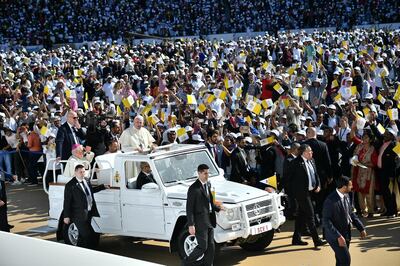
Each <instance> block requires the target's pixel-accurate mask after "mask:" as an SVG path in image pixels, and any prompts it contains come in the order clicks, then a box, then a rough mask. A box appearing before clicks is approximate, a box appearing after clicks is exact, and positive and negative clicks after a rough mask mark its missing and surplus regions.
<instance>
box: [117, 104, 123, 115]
mask: <svg viewBox="0 0 400 266" xmlns="http://www.w3.org/2000/svg"><path fill="white" fill-rule="evenodd" d="M121 114H122V111H121V108H120V107H119V105H117V116H121Z"/></svg>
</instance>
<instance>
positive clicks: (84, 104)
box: [83, 101, 89, 110]
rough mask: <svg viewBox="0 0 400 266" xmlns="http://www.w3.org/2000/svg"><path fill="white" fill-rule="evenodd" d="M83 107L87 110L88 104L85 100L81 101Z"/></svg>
mask: <svg viewBox="0 0 400 266" xmlns="http://www.w3.org/2000/svg"><path fill="white" fill-rule="evenodd" d="M83 107H85V110H89V105H88V103H87V102H86V101H84V102H83Z"/></svg>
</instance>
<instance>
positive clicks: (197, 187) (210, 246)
mask: <svg viewBox="0 0 400 266" xmlns="http://www.w3.org/2000/svg"><path fill="white" fill-rule="evenodd" d="M208 169H209V167H208V166H207V165H206V164H200V165H199V166H198V167H197V172H198V175H199V178H198V179H197V180H196V181H195V182H194V183H193V184H192V185H191V186H190V187H189V190H188V193H187V203H186V214H187V219H188V225H189V233H190V234H191V235H195V236H196V239H197V242H198V245H197V246H196V248H195V249H194V250H193V252H192V253H191V254H190V255H189V256H188V257H185V258H184V261H183V265H193V264H194V263H196V261H197V260H198V259H200V258H202V257H203V255H204V257H203V258H202V263H203V264H202V265H212V264H213V261H214V252H215V245H214V227H215V226H216V216H215V212H216V211H217V212H219V211H220V210H223V206H222V205H221V206H216V205H215V204H214V199H213V195H212V193H211V187H210V183H209V182H208Z"/></svg>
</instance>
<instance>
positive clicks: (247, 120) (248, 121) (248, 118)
mask: <svg viewBox="0 0 400 266" xmlns="http://www.w3.org/2000/svg"><path fill="white" fill-rule="evenodd" d="M244 120H245V121H246V122H247V123H249V124H250V123H251V117H250V116H246V117H245V118H244Z"/></svg>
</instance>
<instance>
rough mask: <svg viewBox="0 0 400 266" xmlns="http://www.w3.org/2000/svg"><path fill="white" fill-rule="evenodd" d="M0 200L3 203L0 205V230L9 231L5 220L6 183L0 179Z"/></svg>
mask: <svg viewBox="0 0 400 266" xmlns="http://www.w3.org/2000/svg"><path fill="white" fill-rule="evenodd" d="M0 183H1V189H0V200H1V201H3V202H4V203H5V205H3V206H1V207H0V231H5V232H10V228H9V227H8V220H7V195H6V185H5V182H4V181H2V180H0Z"/></svg>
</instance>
